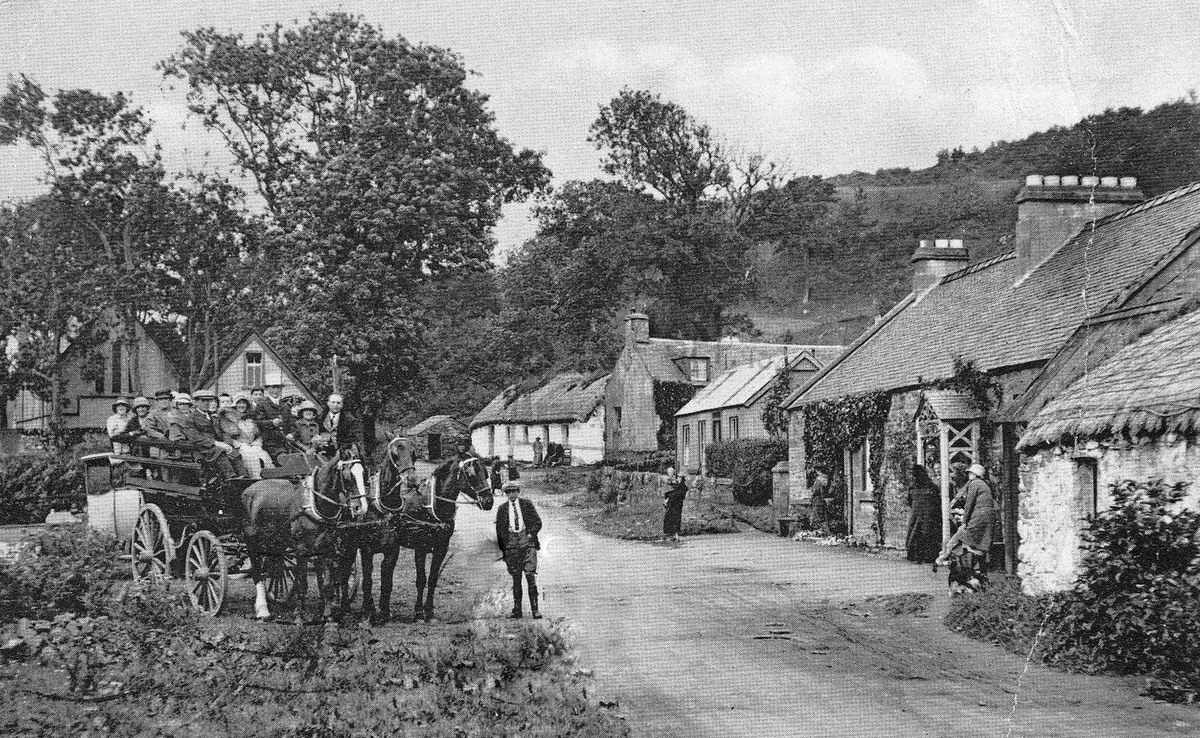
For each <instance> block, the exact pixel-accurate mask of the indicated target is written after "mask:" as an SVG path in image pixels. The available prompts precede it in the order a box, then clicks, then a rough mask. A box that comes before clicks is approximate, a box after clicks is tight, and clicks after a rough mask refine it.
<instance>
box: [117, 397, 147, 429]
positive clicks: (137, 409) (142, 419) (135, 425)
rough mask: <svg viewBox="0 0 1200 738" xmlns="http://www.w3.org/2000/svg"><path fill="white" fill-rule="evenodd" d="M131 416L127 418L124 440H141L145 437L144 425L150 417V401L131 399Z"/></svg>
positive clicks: (140, 398) (142, 398)
mask: <svg viewBox="0 0 1200 738" xmlns="http://www.w3.org/2000/svg"><path fill="white" fill-rule="evenodd" d="M132 407H133V415H131V416H129V425H127V426H125V433H124V434H122V435H124V436H125V437H126V438H130V439H133V438H142V437H143V436H145V435H146V423H147V419H148V418H149V417H150V400H148V399H146V398H145V397H135V398H134V399H133V405H132Z"/></svg>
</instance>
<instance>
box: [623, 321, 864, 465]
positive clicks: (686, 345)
mask: <svg viewBox="0 0 1200 738" xmlns="http://www.w3.org/2000/svg"><path fill="white" fill-rule="evenodd" d="M843 348H844V347H843V346H834V345H818V346H800V345H792V344H776V343H749V342H742V341H733V340H729V341H686V340H680V339H672V338H651V337H650V318H649V317H648V316H646V315H645V314H643V313H636V312H634V313H630V314H629V317H628V318H627V319H626V321H625V345H624V348H623V349H622V350H621V355H620V356H619V357H618V358H617V363H616V366H615V367H613V373H612V379H611V380H610V381H609V383H608V389H607V391H606V392H605V397H604V417H605V447H606V450H607V451H608V453H610V454H614V455H620V454H627V453H638V452H644V451H654V450H657V449H658V448H659V436H660V433H659V431H660V429H661V428H662V427H663V424H664V423H666V424H667V425H668V426H669V428H671V429H673V428H674V425H675V419H674V417H673V413H674V412H675V410H676V409H677V408H678V407H679V406H678V405H677V406H675V407H672V408H670V412H671V414H669V415H667V417H665V418H664V417H661V416H660V415H659V412H658V411H659V405H658V404H656V402H655V391H656V389H655V388H656V385H658V386H659V388H660V390H661V388H662V385H676V386H680V389H683V390H685V391H686V392H691V391H692V389H693V388H694V389H700V388H702V387H705V386H706V385H708V384H709V383H710V382H712V381H713V379H714V378H715V377H717V376H718V375H721V374H723V373H724V372H727V371H729V370H730V369H732V368H734V367H736V366H740V365H743V364H749V363H752V362H756V361H762V360H765V359H774V358H778V357H782V356H785V355H786V356H788V357H793V356H799V355H800V354H802V353H806V354H807V355H808V356H809V357H811V360H812V361H813V362H814V363H816V364H817V365H818V366H821V365H823V364H824V363H825V362H828V361H830V360H832V359H833V358H834V357H835V356H837V355H838V354H840V353H841V351H842V349H843ZM660 399H661V398H660ZM709 440H711V437H710V436H707V435H706V436H705V437H704V438H701V437H700V433H699V430H697V435H696V437H695V438H694V439H693V440H692V443H693V444H694V445H699V444H703V443H707V442H708V441H709Z"/></svg>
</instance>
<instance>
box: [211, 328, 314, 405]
mask: <svg viewBox="0 0 1200 738" xmlns="http://www.w3.org/2000/svg"><path fill="white" fill-rule="evenodd" d="M267 382H282V383H283V396H284V397H293V396H294V397H302V398H304V399H305V400H310V401H312V402H313V403H316V404H317V406H318V407H324V405H323V403H320V402H318V401H317V397H316V395H314V394H313V393H312V391H311V390H309V389H308V387H307V386H306V385H305V384H304V382H302V381H300V378H299V377H297V376H296V373H295V372H294V371H293V370H292V368H291V366H290V365H289V364H288V363H287V362H286V361H284V359H283V358H282V357H281V356H280V355H279V352H277V351H276V350H275V349H274V348H272V347H271V344H269V343H267V340H266V339H265V338H263V337H262V335H261V334H260V333H259V332H258V331H250V332H249V333H247V334H246V335H245V337H243V338H242V340H241V341H239V342H238V343H237V344H234V347H233V348H232V349H231V350H229V351H227V352H225V354H224V356H223V358H222V359H221V361H220V362H219V364H218V368H217V370H216V371H215V372H213V373H212V374H211V375H210V376H208V377H206V378H202V379H201V381H200V388H201V389H206V390H212V391H213V392H216V393H217V394H220V393H222V392H228V393H229V394H230V395H234V394H237V393H239V392H245V393H247V394H249V392H250V390H252V389H254V388H255V387H262V386H263V385H264V384H266V383H267Z"/></svg>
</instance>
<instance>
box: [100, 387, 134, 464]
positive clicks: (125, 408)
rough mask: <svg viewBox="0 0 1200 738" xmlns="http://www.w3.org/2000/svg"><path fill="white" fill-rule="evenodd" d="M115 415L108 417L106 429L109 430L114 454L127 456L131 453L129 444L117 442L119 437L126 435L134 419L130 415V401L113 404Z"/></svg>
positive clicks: (118, 401) (119, 401) (124, 400)
mask: <svg viewBox="0 0 1200 738" xmlns="http://www.w3.org/2000/svg"><path fill="white" fill-rule="evenodd" d="M112 411H113V414H112V415H110V416H108V422H107V423H105V427H106V429H107V430H108V437H109V439H110V440H111V441H112V450H113V453H117V454H127V453H129V444H128V443H121V442H120V441H118V440H117V436H120V435H122V434H123V433H125V428H126V427H128V425H129V421H130V420H131V419H132V418H133V416H132V415H130V414H129V400H126V399H123V398H122V399H120V400H117V401H116V402H114V403H113V404H112Z"/></svg>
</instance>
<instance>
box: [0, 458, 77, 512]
mask: <svg viewBox="0 0 1200 738" xmlns="http://www.w3.org/2000/svg"><path fill="white" fill-rule="evenodd" d="M86 503H87V491H86V490H85V489H84V486H83V472H82V470H81V469H80V468H79V464H78V463H76V461H75V459H74V458H73V457H72V456H70V455H69V454H57V453H50V452H39V453H31V454H17V455H16V456H10V457H8V458H5V459H0V523H5V524H14V523H40V522H42V521H44V520H45V519H46V515H47V514H49V512H50V510H51V509H52V508H53V509H58V510H68V509H73V510H82V509H83V508H84V507H85V505H86Z"/></svg>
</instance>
